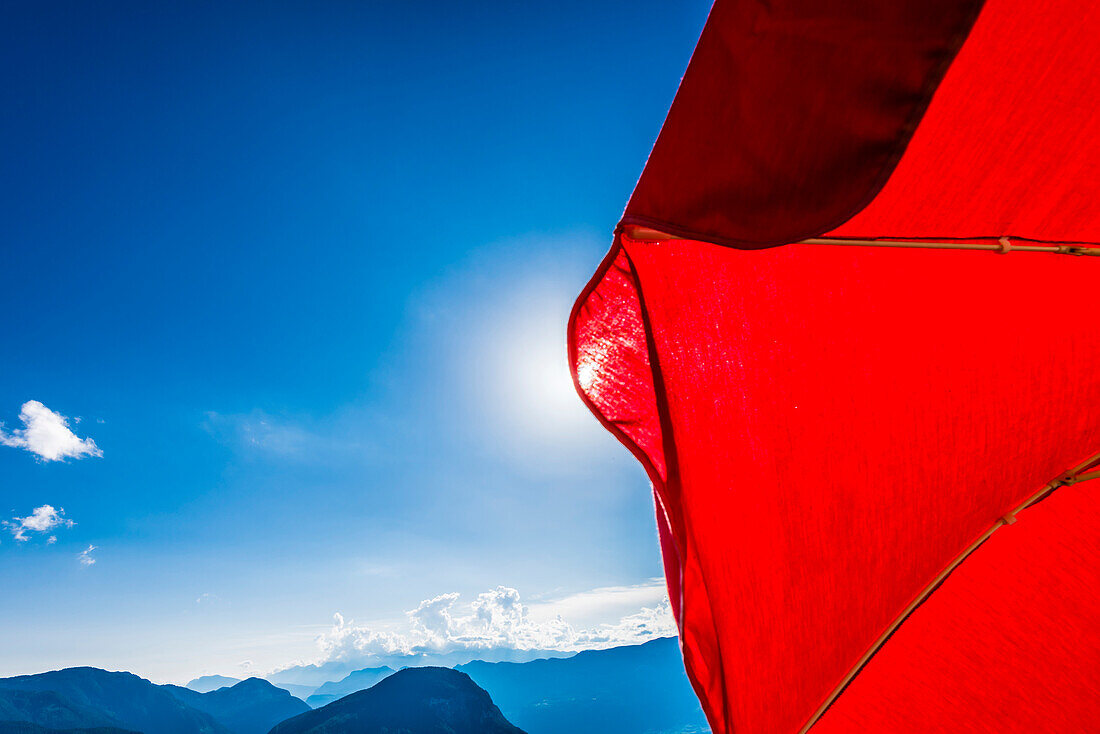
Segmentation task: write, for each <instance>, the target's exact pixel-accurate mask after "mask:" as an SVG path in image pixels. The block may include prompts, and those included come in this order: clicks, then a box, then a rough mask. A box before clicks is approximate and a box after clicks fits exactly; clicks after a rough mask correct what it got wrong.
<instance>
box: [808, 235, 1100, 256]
mask: <svg viewBox="0 0 1100 734" xmlns="http://www.w3.org/2000/svg"><path fill="white" fill-rule="evenodd" d="M799 244H803V245H848V246H858V247H905V248H911V249H927V250H987V251H989V252H998V253H1009V252H1017V251H1018V252H1048V253H1051V254H1054V255H1089V256H1092V257H1098V256H1100V247H1087V246H1084V245H1069V244H1061V245H1036V244H1017V243H1015V242H1013V241H1012V240H1011V239H1010V238H1008V237H1001V238H999V239H998V240H997V242H930V241H924V240H858V239H849V238H847V237H815V238H811V239H808V240H802V241H801V242H800V243H799Z"/></svg>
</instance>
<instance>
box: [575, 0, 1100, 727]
mask: <svg viewBox="0 0 1100 734" xmlns="http://www.w3.org/2000/svg"><path fill="white" fill-rule="evenodd" d="M975 9H976V8H975V7H971V6H969V5H968V4H966V3H962V4H959V3H940V2H917V1H916V0H908V1H906V2H901V1H899V0H894V2H860V3H827V2H826V3H821V2H819V3H815V4H812V6H811V4H809V3H806V2H790V3H783V2H780V3H772V4H770V5H768V6H767V7H765V6H762V5H761V6H758V5H755V4H751V3H749V2H747V1H745V0H735V1H733V2H728V1H726V0H719V2H718V3H717V5H716V6H715V8H714V10H713V11H712V14H711V18H710V20H709V21H708V24H707V27H706V29H705V30H704V33H703V37H702V38H701V40H700V44H699V47H698V48H697V49H696V53H695V56H694V57H693V60H692V63H691V66H690V67H689V70H688V72H687V74H686V76H685V78H684V82H683V85H682V87H681V91H680V93H679V94H678V95H677V99H676V102H675V103H674V104H673V108H672V110H671V111H670V113H669V118H668V120H667V121H666V124H665V128H664V130H663V131H662V134H661V137H660V139H659V140H658V142H657V144H656V146H655V148H654V151H653V154H652V156H651V159H650V162H649V163H648V164H647V167H646V170H645V172H644V173H643V175H642V179H641V181H640V182H639V185H638V189H637V190H636V191H635V193H634V196H633V197H632V198H631V201H630V205H629V206H628V209H627V212H626V214H625V216H624V220H623V223H624V225H626V226H627V227H631V226H644V227H649V228H652V229H657V230H660V231H663V232H666V233H671V234H673V235H678V236H694V237H696V240H689V239H665V240H657V241H654V240H642V239H635V238H632V237H630V236H627V235H626V234H620V235H619V236H617V237H616V240H615V244H614V246H613V248H612V251H611V253H609V255H608V257H607V259H606V260H605V261H604V263H603V265H602V266H601V267H600V269H599V271H598V272H597V273H596V275H595V277H594V278H593V280H592V282H591V283H590V284H589V286H588V288H586V289H585V291H584V293H582V294H581V297H580V298H579V299H578V302H577V305H576V307H575V309H574V313H573V318H572V319H571V322H570V360H571V364H572V367H573V370H574V374H575V377H576V380H577V385H578V389H579V390H580V392H581V394H582V397H583V398H584V399H585V401H586V403H587V404H588V405H589V407H590V408H591V409H592V410H593V412H595V413H596V415H597V416H598V417H599V418H600V419H601V421H603V423H604V424H605V425H606V426H607V427H608V428H609V430H611V431H612V432H613V433H615V434H616V435H617V436H618V437H619V438H620V439H621V440H622V441H623V443H624V444H626V445H627V447H628V448H630V449H631V451H633V452H634V454H635V455H636V456H637V457H638V458H639V459H640V460H641V461H642V463H643V464H644V465H645V466H646V468H647V471H648V472H649V474H650V477H651V479H652V480H653V484H654V490H655V494H656V496H657V498H658V518H659V527H660V528H661V531H662V549H663V552H664V556H665V568H666V575H667V577H668V581H669V590H670V595H671V597H672V600H673V606H674V611H675V612H676V614H677V615H678V620H679V624H680V633H681V634H680V637H681V643H682V646H683V650H684V658H685V663H686V666H687V669H688V673H689V675H690V677H691V679H692V682H693V684H694V685H695V687H696V691H697V692H698V693H699V696H700V699H701V700H702V702H703V706H704V709H705V710H706V712H707V715H708V717H709V719H710V722H711V726H712V728H713V730H714V731H715V732H716V734H726V733H727V732H737V733H738V734H741V733H756V732H769V733H771V732H798V731H804V730H806V729H808V728H810V727H811V726H812V727H813V731H815V732H818V731H821V732H830V733H832V732H842V731H876V732H878V731H885V732H926V731H944V732H958V731H996V732H1004V731H1016V732H1033V731H1040V730H1041V731H1083V730H1087V729H1088V728H1089V727H1090V726H1094V725H1095V722H1096V721H1098V720H1100V610H1098V604H1097V598H1098V594H1100V592H1098V590H1097V589H1098V588H1100V587H1098V584H1097V582H1098V581H1100V579H1098V578H1097V567H1098V561H1100V540H1098V536H1097V532H1096V520H1095V516H1096V510H1097V505H1098V502H1100V498H1098V497H1097V488H1096V487H1095V486H1094V485H1096V484H1097V483H1096V482H1088V481H1083V480H1084V479H1087V478H1089V477H1090V474H1089V473H1088V472H1089V471H1090V470H1091V469H1092V466H1091V457H1094V456H1096V454H1097V453H1098V452H1100V369H1098V367H1100V332H1098V330H1097V328H1096V323H1097V320H1096V313H1097V310H1098V307H1100V304H1098V302H1097V301H1098V294H1100V258H1096V257H1074V256H1071V255H1066V254H1048V253H1033V252H1011V253H1009V254H993V253H990V252H970V251H956V250H933V249H896V248H886V247H859V246H845V247H841V246H835V245H817V244H790V245H787V246H784V247H774V248H772V249H763V250H753V249H735V248H734V247H727V246H723V245H739V246H743V247H759V246H767V245H776V244H782V243H785V242H792V241H795V240H801V239H804V238H808V237H813V236H817V235H820V234H822V233H829V237H833V238H838V237H844V238H859V239H872V238H895V239H929V240H935V241H939V242H951V241H953V240H956V239H966V240H978V241H983V242H985V241H989V242H996V241H997V239H998V238H1000V237H1009V238H1010V239H1009V241H1008V242H1009V244H1010V245H1020V244H1026V243H1025V239H1033V240H1039V241H1042V242H1047V243H1061V242H1072V243H1077V244H1082V245H1095V244H1096V243H1097V242H1098V241H1100V185H1098V183H1100V181H1098V176H1100V115H1098V114H1097V112H1098V110H1097V109H1096V107H1097V102H1096V100H1098V99H1100V54H1097V53H1096V51H1095V39H1096V38H1098V37H1100V8H1097V7H1094V6H1089V5H1087V4H1084V5H1083V4H1078V3H1072V2H1068V1H1066V0H1059V1H1058V2H1052V3H1045V4H1037V3H1025V2H1023V1H1022V0H990V1H989V2H988V3H986V5H985V7H984V8H983V9H982V11H981V13H980V15H978V17H977V20H976V22H974V25H973V28H972V29H970V27H969V26H970V22H971V21H972V20H973V17H974V11H975ZM968 30H969V36H967V31H968ZM964 38H966V41H965V43H963V44H962V47H961V49H959V48H958V45H959V43H960V42H962V40H963V39H964ZM956 51H958V55H957V57H954V54H955V52H956ZM952 57H954V58H955V60H954V63H951V64H950V66H949V67H948V66H947V64H948V62H950V61H951V59H952ZM944 69H946V75H944V74H943V72H944ZM941 76H942V82H941V81H940V79H941ZM933 91H934V92H935V94H934V96H931V103H930V104H929V105H928V106H927V110H926V111H925V102H926V100H927V99H929V95H930V94H931V93H932V92H933ZM922 113H923V116H922ZM918 122H919V125H917V123H918ZM914 128H915V133H914V132H913V130H914ZM910 138H911V140H910ZM906 145H908V147H907V148H906ZM903 151H904V155H903V156H902V155H901V154H902V152H903ZM899 156H901V157H900V162H898V157H899ZM895 164H896V169H895V168H894V167H895ZM891 173H892V175H891ZM883 183H885V185H884V186H883ZM880 188H881V191H880ZM876 194H877V196H876ZM868 202H869V203H868ZM830 230H832V231H831V232H830ZM699 240H706V241H699ZM715 243H717V244H715ZM1068 474H1072V475H1073V476H1067V475H1068ZM1047 495H1049V497H1047ZM1043 497H1047V498H1046V499H1043V501H1042V502H1040V503H1039V504H1037V505H1036V506H1034V507H1029V508H1028V509H1022V508H1023V507H1025V506H1027V505H1029V504H1030V503H1032V502H1034V501H1035V500H1037V499H1039V498H1043ZM1017 512H1019V515H1018V522H1017V521H1016V520H1017V516H1016V513H1017ZM1006 523H1012V524H1008V525H1006ZM997 528H1001V529H1000V530H998V531H997V532H996V533H993V532H992V531H993V530H996V529H997ZM975 549H976V550H975ZM830 704H831V708H828V710H827V711H826V708H827V707H829V706H830Z"/></svg>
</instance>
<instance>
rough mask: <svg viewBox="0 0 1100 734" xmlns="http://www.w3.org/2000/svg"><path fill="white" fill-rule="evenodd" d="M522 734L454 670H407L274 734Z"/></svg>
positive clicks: (292, 721) (299, 718) (289, 723)
mask: <svg viewBox="0 0 1100 734" xmlns="http://www.w3.org/2000/svg"><path fill="white" fill-rule="evenodd" d="M336 727H341V728H340V729H339V730H340V731H344V730H346V731H355V732H358V733H360V734H383V733H384V732H391V731H406V730H407V731H415V732H417V734H523V732H522V731H521V730H520V729H517V728H516V727H515V726H512V724H510V723H508V721H507V720H506V719H505V718H504V715H503V714H501V713H500V709H498V708H497V707H496V705H495V704H494V703H493V700H492V699H491V698H490V697H489V694H488V693H486V692H485V691H484V690H483V689H482V688H480V687H478V685H477V684H476V683H474V682H473V680H471V678H470V676H468V675H466V674H465V673H462V672H459V671H457V670H452V669H451V668H405V669H404V670H400V671H398V672H396V673H394V674H393V675H391V676H389V677H387V678H385V679H384V680H382V681H381V682H380V683H378V684H376V685H375V686H373V687H372V688H369V689H367V690H365V691H359V692H358V693H352V694H351V695H349V696H345V697H344V698H341V699H340V700H338V701H335V702H333V703H330V704H328V705H327V706H324V707H322V708H319V709H316V710H314V711H309V712H307V713H304V714H302V715H300V716H295V717H294V718H293V719H288V720H287V721H284V722H283V723H281V724H279V725H278V726H276V727H275V728H274V729H272V730H271V732H270V734H321V733H322V732H325V731H336V730H337V728H336Z"/></svg>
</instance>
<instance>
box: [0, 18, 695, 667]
mask: <svg viewBox="0 0 1100 734" xmlns="http://www.w3.org/2000/svg"><path fill="white" fill-rule="evenodd" d="M707 9H708V6H707V4H706V3H704V2H691V3H672V2H637V1H633V2H606V3H594V2H583V3H581V2H560V3H551V4H541V5H538V4H531V3H515V2H499V3H491V2H486V3H477V4H464V3H415V4H414V3H408V2H393V3H378V2H363V3H348V2H327V3H294V4H291V3H263V4H243V3H241V4H237V3H205V2H196V3H186V4H183V3H181V4H175V3H137V2H135V3H132V4H116V3H79V2H73V3H50V4H48V5H46V4H42V3H36V2H26V3H8V4H6V5H5V7H4V9H3V11H2V20H3V22H0V37H2V43H0V56H2V57H3V58H2V63H0V69H2V70H3V71H2V72H0V73H2V74H3V79H2V83H0V106H2V108H3V109H5V110H6V114H4V115H3V116H0V146H2V147H3V160H4V165H3V167H2V169H0V171H2V172H0V186H2V188H3V191H2V195H0V223H2V224H0V226H2V227H3V237H2V239H0V242H2V244H0V307H2V309H3V314H4V318H3V319H0V344H2V345H3V346H2V349H0V354H2V358H0V421H3V423H4V427H3V429H2V430H3V432H2V433H0V442H2V443H4V444H6V445H2V446H0V513H3V514H2V515H0V519H3V520H4V521H5V522H6V523H7V524H6V525H5V526H4V527H3V528H2V529H0V531H2V532H0V584H2V588H3V589H4V601H3V603H2V604H0V651H2V652H0V674H2V675H10V674H16V673H29V672H37V671H40V670H46V669H50V668H56V667H62V666H67V665H78V664H92V665H98V666H102V667H107V668H114V669H129V670H133V671H134V672H138V673H140V674H143V675H147V676H151V677H153V678H155V679H157V680H185V679H186V678H188V677H190V676H192V675H197V674H199V673H203V672H220V673H225V674H229V675H241V674H242V672H247V671H249V670H251V671H261V672H262V671H268V670H271V669H274V668H276V667H279V666H282V665H287V664H290V663H291V662H294V661H299V660H315V659H323V657H324V656H325V655H329V656H331V655H337V654H340V653H339V652H333V650H334V649H336V648H338V647H339V644H342V643H339V642H338V641H339V640H344V639H359V640H362V639H366V638H370V636H371V635H372V634H374V631H376V630H389V632H388V633H387V634H393V635H397V636H399V637H400V636H401V635H405V636H406V638H407V636H408V635H410V634H414V633H415V634H420V635H421V636H422V637H423V636H424V635H427V636H428V637H431V635H433V634H436V632H438V631H439V629H438V628H432V626H431V624H432V623H430V622H426V621H425V620H426V619H427V617H426V616H423V615H422V616H421V617H417V616H415V615H414V616H411V617H410V616H408V615H406V612H408V611H410V610H415V609H422V611H423V610H426V609H428V607H422V604H421V603H422V602H424V601H425V600H432V601H434V602H435V606H434V607H432V605H429V607H431V608H432V609H435V608H437V607H440V605H442V607H444V608H449V609H450V611H449V612H447V611H446V609H444V612H445V619H446V620H447V624H451V625H453V626H456V627H461V625H462V624H464V622H463V620H469V619H474V618H475V617H476V612H477V609H478V608H479V607H478V603H479V602H477V601H476V600H477V595H478V594H482V593H485V594H487V596H486V597H484V598H485V600H486V601H485V603H486V604H489V603H490V602H491V603H492V604H495V605H497V606H494V607H493V608H494V609H495V610H496V612H500V613H501V614H503V615H504V617H502V619H504V618H506V617H507V615H508V614H511V613H513V612H514V602H515V599H514V595H513V594H512V592H500V591H494V590H497V589H498V587H505V588H506V589H514V590H516V592H517V593H518V594H519V595H520V597H521V599H522V603H523V604H525V605H526V612H523V614H525V615H526V616H525V617H524V618H523V620H520V621H519V622H516V620H515V619H512V621H511V622H508V621H507V619H505V622H503V623H502V624H505V627H507V625H508V624H512V627H508V629H511V630H512V631H513V632H514V631H515V630H516V629H520V633H523V634H526V633H524V632H523V631H524V630H527V631H528V632H531V634H533V635H535V637H536V638H537V637H538V635H539V634H541V633H542V631H544V630H545V626H543V627H540V626H539V624H541V622H540V621H539V620H544V621H545V620H552V619H553V618H555V617H556V616H557V615H558V614H561V615H563V617H564V618H565V619H566V621H568V622H569V623H570V624H571V625H574V626H575V627H576V629H577V630H581V629H584V630H592V629H608V628H604V627H600V625H601V624H603V625H611V626H612V628H613V627H614V625H616V624H618V623H619V620H620V619H621V618H623V617H624V616H625V617H627V618H633V617H631V615H636V614H638V613H642V612H640V610H642V609H647V608H651V607H653V605H654V604H655V603H657V602H658V601H659V596H660V583H659V582H655V581H654V580H653V579H654V578H655V577H658V576H659V575H660V563H659V557H658V552H657V547H656V542H655V530H654V525H653V519H652V503H651V499H650V495H649V491H648V486H647V482H646V480H645V477H644V475H643V472H642V471H641V469H640V468H638V467H637V466H635V465H634V464H633V461H632V460H631V459H630V458H629V456H628V455H627V453H626V452H625V451H624V450H622V449H621V448H620V447H619V446H618V445H617V444H616V443H615V442H614V440H613V439H611V438H610V437H609V436H607V435H605V434H604V433H603V431H602V430H601V429H600V428H599V427H598V425H597V424H596V422H595V420H594V419H592V418H591V417H589V416H588V415H587V413H586V412H585V411H584V409H583V407H582V406H581V404H580V402H579V400H578V399H577V398H576V397H575V396H574V395H573V394H572V392H571V386H570V385H569V383H568V377H567V375H566V372H565V348H564V327H565V319H566V316H567V314H568V309H569V306H570V305H571V302H572V299H573V298H574V297H575V295H576V294H577V293H578V292H579V291H580V289H581V287H582V286H583V284H584V282H585V281H586V280H587V278H588V276H589V275H590V274H591V272H592V271H593V270H594V269H595V267H596V265H597V263H598V262H599V260H600V258H601V257H602V255H603V253H604V251H605V250H606V248H607V245H608V243H609V238H610V232H611V229H612V228H613V226H614V224H615V222H616V220H617V219H618V216H619V214H620V213H621V211H622V207H623V205H624V203H625V201H626V198H627V196H628V195H629V193H630V190H631V188H632V186H633V183H634V181H635V180H636V178H637V175H638V174H639V172H640V171H641V167H642V165H643V163H644V161H645V157H646V155H647V153H648V151H649V148H650V146H651V145H652V141H653V140H654V138H655V137H656V135H657V132H658V130H659V128H660V124H661V121H662V120H663V118H664V114H665V112H666V110H667V107H668V105H669V103H670V102H671V99H672V96H673V94H674V93H675V89H676V85H677V83H678V81H679V77H680V75H681V73H682V71H683V69H684V67H685V66H686V64H687V60H688V57H689V55H690V52H691V49H692V46H693V45H694V42H695V39H696V38H697V36H698V33H699V31H700V29H701V27H702V24H703V21H704V20H705V15H706V12H707ZM31 401H35V402H31ZM28 404H29V407H25V406H28ZM39 405H40V406H41V408H39V407H38V406H39ZM21 410H24V411H28V410H29V411H30V412H29V413H25V415H24V417H27V415H30V420H31V423H34V424H35V425H36V426H37V429H34V430H29V431H28V425H25V424H24V421H23V419H21V417H20V412H21ZM35 411H37V412H35ZM58 416H65V417H67V419H68V424H67V426H68V429H69V430H71V432H72V434H73V436H71V437H70V436H67V431H66V430H65V428H64V427H63V426H62V424H61V423H59V421H60V418H58ZM35 421H38V422H37V423H35ZM51 421H52V422H51ZM31 428H33V426H32V427H31ZM35 430H37V433H36V432H35ZM51 431H52V432H51ZM78 439H79V440H80V441H85V442H84V443H75V442H76V441H78ZM66 440H67V441H68V442H69V443H67V444H66V443H65V441H66ZM59 441H60V443H58V442H59ZM91 442H94V445H93V443H91ZM43 447H45V448H43ZM50 447H52V448H50ZM59 447H60V448H59ZM51 450H53V451H63V452H64V451H68V453H69V454H70V455H69V456H62V457H60V459H59V460H57V461H52V460H48V459H49V458H50V457H49V456H48V455H43V453H42V452H43V451H47V452H48V451H51ZM100 454H101V455H100ZM45 506H49V507H50V508H53V509H52V513H53V514H51V511H50V510H43V509H41V508H43V507H45ZM62 509H63V512H64V514H63V515H61V514H59V513H60V511H61V510H62ZM36 510H37V511H38V514H37V515H36V514H34V513H35V511H36ZM70 523H72V524H71V526H70ZM17 536H19V537H17ZM51 537H53V538H56V540H55V541H54V542H50V540H49V539H50V538H51ZM89 546H94V549H93V550H92V551H91V552H88V553H85V552H86V551H88V548H89ZM82 553H83V554H85V555H81V554H82ZM91 560H94V563H89V562H88V561H91ZM448 594H458V595H459V597H458V598H457V600H456V599H455V598H454V597H452V596H443V597H442V601H440V598H441V595H448ZM502 600H503V601H502ZM470 602H473V603H474V606H473V607H471V606H469V604H470ZM508 604H512V605H513V606H512V607H509V606H508ZM502 605H503V606H502ZM483 606H484V605H483ZM509 609H511V610H512V611H509ZM501 610H503V611H501ZM496 612H494V613H496ZM336 613H339V614H341V615H342V618H343V619H344V623H343V625H342V626H340V627H337V628H335V629H333V624H334V622H333V618H334V617H333V615H334V614H336ZM433 613H434V612H433ZM448 615H449V616H448ZM464 615H465V616H464ZM471 615H473V616H471ZM494 619H495V617H494ZM532 620H534V621H532ZM436 621H438V620H436ZM517 624H518V625H519V627H516V625H517ZM547 624H549V622H547ZM410 625H412V627H413V629H411V630H410V628H409V626H410ZM417 625H419V627H417ZM523 625H527V627H524V626H523ZM521 628H522V629H521ZM520 633H517V634H519V636H520V637H522V636H523V634H520ZM319 636H320V639H321V641H320V644H319V643H318V637H319ZM406 638H402V639H406ZM580 638H585V636H584V635H583V634H582V635H580V636H579V637H578V639H580ZM371 639H373V638H371ZM432 639H433V640H434V639H435V638H432ZM585 639H587V638H585ZM514 641H515V640H514V638H513V637H509V636H508V635H505V636H504V638H502V643H501V644H503V645H508V644H512V643H513V642H514ZM578 644H579V643H578ZM357 649H358V648H357ZM318 656H321V657H318Z"/></svg>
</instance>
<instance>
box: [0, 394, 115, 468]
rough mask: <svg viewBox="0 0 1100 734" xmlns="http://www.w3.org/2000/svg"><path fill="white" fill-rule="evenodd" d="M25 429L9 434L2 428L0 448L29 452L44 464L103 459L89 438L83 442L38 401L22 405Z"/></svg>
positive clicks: (66, 420)
mask: <svg viewBox="0 0 1100 734" xmlns="http://www.w3.org/2000/svg"><path fill="white" fill-rule="evenodd" d="M19 420H21V421H23V426H24V427H23V428H17V429H15V430H14V431H12V432H10V433H8V432H7V431H5V430H4V428H3V424H0V445H3V446H11V447H13V448H19V449H26V450H27V451H30V452H31V453H33V454H36V455H37V456H38V458H39V459H41V460H42V461H61V460H62V459H69V458H72V459H81V458H83V457H85V456H103V452H102V451H100V449H99V447H98V446H96V445H95V441H93V440H92V439H90V438H80V437H79V436H77V435H76V434H75V433H73V432H72V430H70V429H69V419H68V418H66V417H65V416H63V415H61V414H60V413H55V412H54V411H52V410H50V409H49V408H47V407H46V406H45V405H43V404H42V403H40V402H38V401H37V400H28V401H27V402H25V403H23V407H22V409H21V410H20V411H19Z"/></svg>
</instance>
